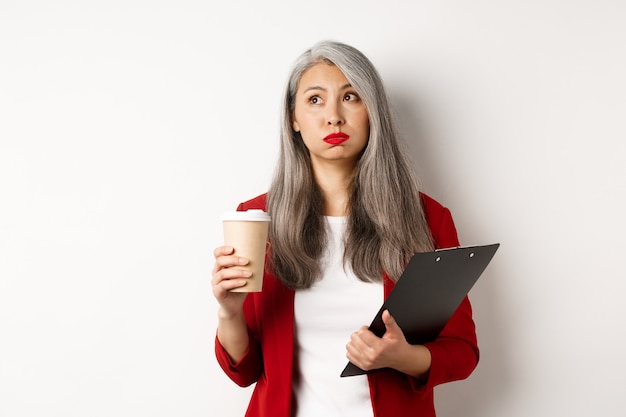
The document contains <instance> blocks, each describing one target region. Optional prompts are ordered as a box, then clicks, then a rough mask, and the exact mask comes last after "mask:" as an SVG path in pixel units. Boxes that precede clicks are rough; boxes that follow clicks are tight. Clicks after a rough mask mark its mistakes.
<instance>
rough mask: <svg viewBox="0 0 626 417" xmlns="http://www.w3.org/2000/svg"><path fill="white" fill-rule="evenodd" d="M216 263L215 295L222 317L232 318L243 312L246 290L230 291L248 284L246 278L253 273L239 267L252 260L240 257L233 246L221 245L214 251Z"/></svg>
mask: <svg viewBox="0 0 626 417" xmlns="http://www.w3.org/2000/svg"><path fill="white" fill-rule="evenodd" d="M213 255H214V256H215V265H214V266H213V279H212V280H211V284H212V286H213V295H214V296H215V298H216V299H217V302H218V303H219V305H220V317H221V318H226V319H228V318H232V317H235V316H237V315H241V314H242V313H243V302H244V300H245V299H246V295H247V293H245V292H230V290H232V289H234V288H239V287H243V286H244V285H246V278H249V277H250V275H251V273H250V271H246V270H244V269H241V268H238V267H241V266H245V265H247V264H248V263H249V262H250V261H249V260H248V259H246V258H242V257H239V256H237V255H236V254H235V250H234V248H233V247H231V246H220V247H217V248H215V250H214V251H213Z"/></svg>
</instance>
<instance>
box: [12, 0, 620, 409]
mask: <svg viewBox="0 0 626 417" xmlns="http://www.w3.org/2000/svg"><path fill="white" fill-rule="evenodd" d="M624 22H626V6H625V5H624V3H623V2H621V1H619V0H595V1H591V0H579V1H564V0H562V1H560V0H542V1H539V0H537V1H534V0H531V1H525V2H521V1H490V0H476V1H471V2H468V1H462V0H449V1H430V0H418V1H408V0H407V1H401V0H388V1H385V2H380V1H378V0H376V1H374V0H369V1H363V0H360V1H357V0H350V1H331V0H318V1H316V2H279V1H277V0H266V1H263V2H258V1H253V0H246V1H229V2H226V1H222V2H207V1H192V0H176V1H174V0H157V1H147V0H146V1H138V0H123V1H122V0H116V1H106V2H104V1H91V2H81V1H55V2H48V1H21V2H18V1H9V0H2V1H0V416H2V417H24V416H46V417H53V416H54V417H56V416H59V417H61V416H62V417H70V416H77V417H78V416H80V417H84V416H90V417H98V416H113V415H115V416H129V417H130V416H155V417H158V416H163V417H170V416H185V417H200V416H240V415H242V414H243V411H244V409H245V405H246V402H247V399H248V397H249V395H250V390H249V389H240V388H238V387H236V386H235V385H234V384H233V383H231V382H230V381H229V380H227V379H226V378H225V377H224V376H223V374H222V373H221V370H220V369H219V367H218V366H217V364H216V362H215V359H214V355H213V340H214V339H213V338H214V332H215V324H216V309H217V306H216V303H215V301H214V300H213V298H212V295H211V291H210V285H209V281H210V269H211V267H212V255H211V254H212V249H213V248H214V247H215V246H217V245H218V244H220V243H221V229H220V224H219V216H220V214H221V212H222V211H224V210H230V209H232V208H234V207H235V205H236V204H237V203H238V202H239V201H242V200H245V199H248V198H250V197H253V196H255V195H257V194H260V193H262V192H264V191H265V189H266V187H267V186H268V183H269V179H270V177H271V173H272V168H273V165H274V161H275V156H276V151H277V131H278V109H279V103H280V99H281V92H282V88H283V83H284V81H285V78H286V75H287V72H288V69H289V67H290V65H291V63H292V62H293V60H294V59H295V57H296V56H297V55H298V54H299V53H300V52H302V51H303V50H304V49H305V48H307V47H308V46H310V45H311V44H312V43H314V42H316V41H317V40H320V39H336V40H340V41H344V42H347V43H350V44H352V45H354V46H356V47H358V48H359V49H361V50H362V51H363V52H365V53H366V54H367V55H368V56H369V57H370V58H371V59H372V61H374V63H375V64H376V65H377V67H378V68H379V70H380V72H381V74H382V76H383V78H384V79H385V81H386V82H387V85H388V87H389V90H390V95H391V98H392V100H393V103H394V105H395V106H396V108H397V110H398V115H399V116H398V119H399V123H400V125H401V127H402V131H403V133H404V135H405V136H406V138H407V141H408V142H409V148H410V150H411V154H412V157H413V159H414V160H415V162H416V170H417V172H418V173H419V175H420V176H421V178H422V182H423V187H424V190H425V191H426V192H427V193H429V194H431V195H432V196H433V197H435V198H437V199H438V200H440V201H441V202H442V203H444V204H445V205H447V206H448V207H450V209H451V210H452V213H453V215H454V217H455V220H456V223H457V227H458V230H459V235H460V238H461V241H462V243H463V244H467V245H469V244H483V243H492V242H501V244H502V246H501V248H500V251H499V252H498V254H497V255H496V257H495V258H494V261H493V263H492V264H491V265H490V266H489V268H488V270H487V272H486V273H485V274H484V275H483V277H482V278H481V281H480V282H479V283H478V284H477V286H476V287H474V289H473V290H472V292H471V294H470V296H471V298H472V301H473V304H474V310H475V319H476V322H477V326H478V336H479V341H480V345H481V349H482V358H481V363H480V364H479V367H478V368H477V370H476V371H475V373H474V374H473V375H472V376H471V377H470V378H469V379H468V380H467V381H463V382H458V383H452V384H448V385H446V386H442V387H440V388H438V390H437V393H436V397H437V404H438V410H439V415H440V416H444V417H445V416H457V415H463V416H469V417H500V416H508V417H526V416H555V415H567V416H589V415H603V416H616V417H617V416H623V415H624V414H626V399H625V398H626V396H624V395H623V392H622V391H623V388H624V382H623V376H624V373H625V372H626V360H625V359H624V357H625V355H624V351H625V345H626V331H625V330H624V329H625V328H626V325H625V320H624V318H625V316H626V307H624V302H623V299H624V293H625V292H626V284H625V280H624V278H625V274H624V272H623V265H624V261H623V250H624V243H623V242H624V235H625V232H626V222H625V220H624V214H623V213H625V212H626V203H625V201H624V200H625V196H624V190H625V189H626V184H625V177H626V173H625V168H624V162H625V161H626V145H625V142H626V128H625V125H624V115H625V114H626V104H625V103H626V101H625V100H626V99H625V97H626V81H625V80H626V77H624V74H626V53H625V51H626V48H624V40H625V39H626V25H624Z"/></svg>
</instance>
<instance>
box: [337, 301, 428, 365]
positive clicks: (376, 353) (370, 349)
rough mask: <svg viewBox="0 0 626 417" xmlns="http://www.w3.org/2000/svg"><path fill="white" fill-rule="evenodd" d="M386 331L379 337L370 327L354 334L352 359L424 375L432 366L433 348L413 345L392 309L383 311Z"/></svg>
mask: <svg viewBox="0 0 626 417" xmlns="http://www.w3.org/2000/svg"><path fill="white" fill-rule="evenodd" d="M382 319H383V323H384V324H385V329H386V331H385V334H384V335H383V336H382V337H378V336H376V335H375V334H374V333H372V332H371V331H370V330H369V329H368V328H367V327H366V326H363V327H361V328H360V329H359V330H358V331H356V332H354V333H352V335H351V336H350V342H349V343H348V344H347V345H346V350H347V355H346V356H347V358H348V360H349V361H350V362H352V363H353V364H355V365H356V366H358V367H359V368H361V369H363V370H364V371H370V370H373V369H379V368H393V369H396V370H398V371H400V372H404V373H406V374H409V375H411V376H414V377H424V376H425V375H427V374H428V370H429V369H430V361H431V356H430V351H429V350H428V349H427V348H426V347H425V346H422V345H410V344H409V343H408V342H407V341H406V338H405V337H404V334H403V333H402V329H400V327H399V326H398V324H397V323H396V321H395V319H394V318H393V317H392V316H391V314H390V313H389V310H385V311H383V315H382Z"/></svg>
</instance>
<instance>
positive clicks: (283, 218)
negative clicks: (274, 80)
mask: <svg viewBox="0 0 626 417" xmlns="http://www.w3.org/2000/svg"><path fill="white" fill-rule="evenodd" d="M320 62H326V63H328V64H331V65H335V66H336V67H337V68H339V69H340V70H341V71H342V72H343V74H344V75H345V77H346V79H347V80H348V82H350V84H351V85H352V87H353V88H354V89H355V90H356V92H357V94H358V95H359V96H360V97H361V100H363V103H364V104H365V106H366V108H367V112H368V116H369V125H370V135H369V141H368V144H367V146H366V148H365V149H364V151H363V153H362V155H361V156H360V158H359V161H358V163H357V167H356V169H355V173H354V178H353V181H352V189H351V190H350V201H349V207H348V210H349V220H348V227H347V234H346V237H345V242H346V244H345V248H346V250H345V254H344V265H345V264H349V265H350V267H351V268H352V270H353V272H354V273H355V274H356V276H357V277H358V278H359V279H361V280H363V281H371V282H375V281H381V280H382V278H383V273H386V274H387V275H388V276H389V278H391V279H392V280H397V279H398V278H399V277H400V275H401V273H402V271H403V269H404V267H405V266H406V263H407V261H408V259H409V258H410V256H411V255H412V254H413V253H414V252H424V251H429V250H432V249H433V243H432V238H431V234H430V231H429V228H428V224H427V222H426V219H425V217H424V211H423V208H422V204H421V199H420V196H419V191H418V187H417V182H416V180H415V178H414V176H413V173H412V170H411V169H410V167H409V164H408V162H407V160H406V159H405V157H404V153H403V152H402V149H401V147H400V142H399V139H398V134H397V131H396V127H395V126H394V121H393V116H392V113H391V109H390V105H389V101H388V99H387V95H386V92H385V89H384V86H383V83H382V80H381V78H380V76H379V74H378V72H377V71H376V69H375V68H374V66H373V64H372V63H371V62H370V60H369V59H368V58H367V57H366V56H365V55H363V54H362V53H361V52H360V51H358V50H357V49H355V48H353V47H351V46H349V45H345V44H342V43H338V42H332V41H324V42H320V43H318V44H316V45H314V46H313V47H312V48H311V49H309V50H307V51H306V52H305V53H303V54H302V55H301V56H300V57H299V58H298V59H297V60H296V62H295V64H294V66H293V69H292V71H291V75H290V77H289V80H288V83H287V86H286V91H285V95H284V102H283V114H282V120H281V134H280V153H279V159H278V165H277V167H276V171H275V173H274V178H273V180H272V184H271V186H270V189H269V192H268V201H267V211H268V212H269V214H270V215H271V216H272V222H271V227H270V244H271V250H270V258H269V260H270V262H269V264H270V267H271V269H272V270H273V272H274V273H275V275H276V276H277V278H278V279H280V280H281V281H282V282H283V283H284V284H285V285H286V286H288V287H289V288H292V289H300V288H308V287H310V286H311V285H312V284H313V283H314V282H315V281H316V279H318V278H319V277H320V273H321V271H320V266H319V262H318V261H319V259H320V256H321V255H322V252H323V248H324V247H325V245H326V234H327V230H326V226H325V221H324V217H323V208H324V203H323V198H322V194H321V191H320V189H319V187H318V186H317V184H316V182H315V180H314V176H313V169H312V166H311V159H310V156H309V152H308V150H307V148H306V147H305V146H304V143H303V141H302V139H301V136H300V134H299V133H297V132H295V131H294V130H293V127H292V113H293V110H294V108H295V96H296V91H297V89H298V83H299V82H300V78H301V77H302V74H303V73H304V72H305V71H306V70H307V69H309V68H311V67H312V66H314V65H315V64H318V63H320Z"/></svg>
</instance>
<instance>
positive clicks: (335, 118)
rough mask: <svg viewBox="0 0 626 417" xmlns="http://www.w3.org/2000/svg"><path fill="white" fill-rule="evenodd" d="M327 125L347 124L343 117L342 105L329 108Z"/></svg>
mask: <svg viewBox="0 0 626 417" xmlns="http://www.w3.org/2000/svg"><path fill="white" fill-rule="evenodd" d="M326 123H328V125H329V126H341V125H343V124H345V119H344V116H343V111H342V109H341V105H339V104H334V105H329V106H328V113H327V115H326Z"/></svg>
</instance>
